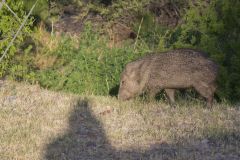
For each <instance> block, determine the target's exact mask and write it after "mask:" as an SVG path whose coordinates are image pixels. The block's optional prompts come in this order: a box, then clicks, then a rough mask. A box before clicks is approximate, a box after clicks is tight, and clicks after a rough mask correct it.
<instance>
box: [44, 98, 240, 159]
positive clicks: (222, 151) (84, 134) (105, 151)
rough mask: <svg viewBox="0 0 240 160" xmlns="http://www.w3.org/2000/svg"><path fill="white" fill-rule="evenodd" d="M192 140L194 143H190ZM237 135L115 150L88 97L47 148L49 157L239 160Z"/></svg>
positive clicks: (216, 135) (239, 136) (238, 135)
mask: <svg viewBox="0 0 240 160" xmlns="http://www.w3.org/2000/svg"><path fill="white" fill-rule="evenodd" d="M191 141H194V143H189V142H191ZM239 145H240V134H238V133H235V132H234V133H232V132H229V133H221V132H216V133H215V132H214V131H213V135H210V136H206V138H203V139H198V138H194V137H193V138H189V137H187V138H182V139H181V143H180V142H178V143H175V144H168V143H160V144H158V143H157V144H155V145H152V146H150V147H149V149H148V150H138V149H129V150H116V149H115V148H114V147H113V146H111V144H110V142H109V141H108V138H107V137H106V134H105V131H104V129H103V127H102V124H101V122H100V121H98V120H97V119H96V118H95V117H94V115H93V114H92V111H91V109H90V107H89V102H88V100H87V99H85V100H79V102H78V104H77V105H76V106H74V110H73V112H72V114H71V116H70V118H69V130H68V131H67V132H66V133H65V134H64V135H63V136H61V137H57V138H56V139H55V140H54V141H53V142H51V143H50V144H49V145H48V146H47V147H46V153H45V157H44V158H45V159H48V160H52V159H55V160H110V159H112V160H140V159H141V160H148V159H152V160H171V159H199V160H201V159H214V160H215V159H219V160H220V159H223V160H224V159H226V160H227V159H231V160H239V159H240V146H239Z"/></svg>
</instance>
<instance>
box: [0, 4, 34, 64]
mask: <svg viewBox="0 0 240 160" xmlns="http://www.w3.org/2000/svg"><path fill="white" fill-rule="evenodd" d="M37 2H38V0H36V2H35V3H34V5H33V6H32V8H31V10H30V11H29V13H28V15H27V17H25V19H24V21H23V23H22V24H21V26H20V27H19V29H18V30H17V32H16V34H15V35H14V37H13V39H12V40H11V42H10V43H9V45H8V46H7V48H6V49H5V51H4V52H3V53H2V56H1V58H0V62H1V61H2V59H3V58H4V57H5V56H6V54H7V52H8V50H9V49H10V47H11V46H12V45H13V42H14V40H15V39H16V38H17V36H18V34H19V33H20V31H21V30H22V28H23V27H24V25H25V23H26V22H27V19H28V17H29V16H30V15H31V13H32V11H33V9H34V8H35V6H36V4H37Z"/></svg>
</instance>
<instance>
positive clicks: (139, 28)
mask: <svg viewBox="0 0 240 160" xmlns="http://www.w3.org/2000/svg"><path fill="white" fill-rule="evenodd" d="M142 23H143V17H142V19H141V22H140V25H139V27H138V33H137V38H136V41H135V44H134V48H133V49H134V51H135V49H136V45H137V41H138V37H139V34H140V30H141V27H142Z"/></svg>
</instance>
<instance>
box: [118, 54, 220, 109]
mask: <svg viewBox="0 0 240 160" xmlns="http://www.w3.org/2000/svg"><path fill="white" fill-rule="evenodd" d="M217 72H218V66H217V64H215V63H214V62H213V61H212V60H210V59H209V58H208V57H207V56H206V54H205V53H203V52H201V51H197V50H194V49H176V50H172V51H167V52H162V53H152V54H149V55H147V56H145V57H142V58H140V59H138V60H136V61H133V62H130V63H128V64H127V65H126V67H125V69H124V71H123V72H122V74H121V81H120V88H119V94H118V97H119V99H120V100H128V99H131V98H133V97H135V96H137V95H139V94H141V93H143V92H144V91H147V92H148V93H149V94H150V96H154V95H155V94H156V93H157V92H159V91H160V90H161V89H164V90H165V92H166V94H167V95H168V97H169V100H170V103H171V104H174V93H175V89H180V88H190V87H193V88H194V89H195V90H196V91H197V92H198V93H199V94H200V95H201V96H203V97H204V98H206V100H207V106H209V107H210V106H212V101H213V95H214V92H215V90H216V83H215V81H216V77H217Z"/></svg>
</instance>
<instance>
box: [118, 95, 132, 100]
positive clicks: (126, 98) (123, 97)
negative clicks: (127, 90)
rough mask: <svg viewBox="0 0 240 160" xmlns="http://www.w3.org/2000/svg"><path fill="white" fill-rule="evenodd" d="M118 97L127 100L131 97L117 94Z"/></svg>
mask: <svg viewBox="0 0 240 160" xmlns="http://www.w3.org/2000/svg"><path fill="white" fill-rule="evenodd" d="M118 99H119V100H121V101H127V100H129V99H131V97H125V96H121V95H118Z"/></svg>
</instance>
